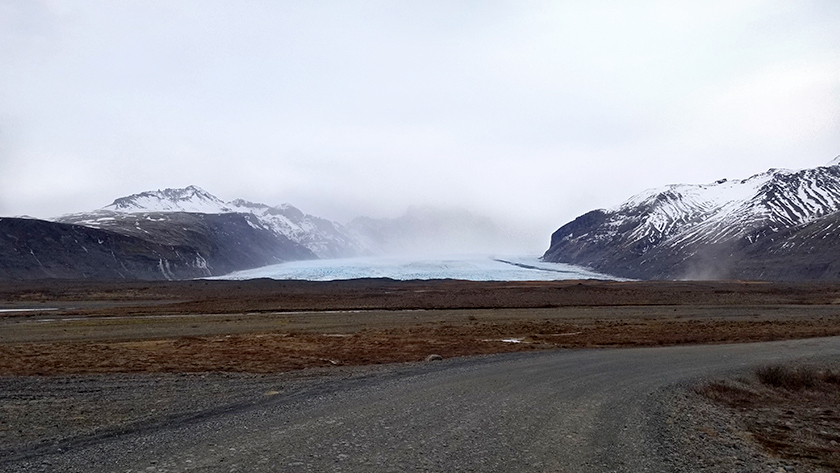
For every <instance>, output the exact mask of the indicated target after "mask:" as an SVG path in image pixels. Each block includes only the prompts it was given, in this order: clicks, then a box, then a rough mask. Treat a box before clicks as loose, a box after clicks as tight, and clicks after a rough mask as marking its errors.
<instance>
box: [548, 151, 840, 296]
mask: <svg viewBox="0 0 840 473" xmlns="http://www.w3.org/2000/svg"><path fill="white" fill-rule="evenodd" d="M838 164H840V161H838V160H835V161H832V162H831V163H830V164H829V165H827V166H821V167H817V168H814V169H804V170H796V171H793V170H783V169H781V170H780V169H771V170H769V171H767V172H765V173H762V174H757V175H755V176H752V177H750V178H748V179H743V180H725V179H723V180H720V181H717V182H715V183H712V184H707V185H686V184H679V185H671V186H667V187H664V188H660V189H653V190H649V191H646V192H643V193H641V194H639V195H637V196H635V197H633V198H631V199H630V200H628V201H627V202H625V203H624V204H622V205H621V206H619V207H617V208H614V209H610V210H594V211H592V212H589V213H587V214H584V215H582V216H580V217H578V218H577V219H575V220H574V221H572V222H569V223H567V224H566V225H564V226H562V227H561V228H560V229H558V230H557V231H556V232H555V233H554V234H553V235H552V237H551V246H550V247H549V249H548V251H546V253H545V255H544V256H543V258H544V259H545V260H546V261H552V262H563V263H572V264H578V265H584V266H588V267H591V268H593V269H595V270H597V271H600V272H605V273H608V274H613V275H616V276H621V277H629V278H638V279H766V280H803V279H840V214H838V211H840V165H838Z"/></svg>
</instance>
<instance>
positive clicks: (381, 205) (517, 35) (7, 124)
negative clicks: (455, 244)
mask: <svg viewBox="0 0 840 473" xmlns="http://www.w3.org/2000/svg"><path fill="white" fill-rule="evenodd" d="M838 154H840V2H838V1H836V0H825V1H809V0H792V1H762V0H743V1H740V0H725V1H712V0H703V1H696V0H692V1H686V2H678V1H672V0H666V1H645V0H641V1H639V0H634V1H597V0H586V1H580V2H575V1H554V2H549V1H532V2H529V1H523V0H514V1H493V0H483V1H457V0H441V1H435V0H417V1H395V0H389V1H381V2H377V1H352V0H339V1H299V2H284V1H270V0H266V1H237V2H230V1H208V0H196V1H169V0H167V1H160V2H154V1H148V0H144V1H118V2H115V1H110V0H105V1H58V0H56V1H46V0H41V1H35V0H0V215H3V216H11V215H21V214H28V215H32V216H36V217H42V218H46V217H53V216H57V215H60V214H64V213H69V212H76V211H83V210H90V209H94V208H99V207H102V206H105V205H107V204H109V203H111V201H113V199H114V198H116V197H119V196H123V195H127V194H132V193H136V192H140V191H144V190H154V189H159V188H165V187H184V186H187V185H190V184H195V185H198V186H200V187H203V188H204V189H206V190H207V191H209V192H211V193H213V194H215V195H217V196H218V197H220V198H222V199H224V200H230V199H234V198H240V197H241V198H246V199H249V200H254V201H258V202H264V203H268V204H280V203H284V202H288V203H291V204H293V205H295V206H297V207H299V208H301V209H302V210H304V211H306V212H308V213H312V214H315V215H319V216H324V217H327V218H331V219H335V220H339V221H341V222H346V221H347V220H349V219H351V218H352V217H355V216H358V215H368V216H373V217H392V216H396V215H398V214H400V213H401V212H402V211H404V210H405V209H406V207H407V206H409V205H411V204H437V205H449V206H458V207H463V208H466V209H469V210H472V211H474V212H476V213H480V214H485V215H488V216H491V217H493V218H495V219H497V220H499V221H509V222H511V223H514V224H518V225H526V226H528V227H529V228H530V229H532V231H534V232H535V234H537V235H539V238H542V239H544V241H545V247H547V246H548V238H549V235H550V233H551V231H553V230H555V229H556V228H557V227H559V226H560V225H562V224H563V223H565V222H567V221H568V220H570V219H573V218H574V217H576V216H577V215H579V214H581V213H584V212H586V211H588V210H591V209H594V208H601V207H611V206H614V205H617V204H619V203H621V202H622V201H624V200H625V199H627V198H628V197H630V196H631V195H633V194H636V193H638V192H640V191H642V190H644V189H646V188H650V187H658V186H661V185H664V184H668V183H677V182H686V183H706V182H711V181H714V180H717V179H719V178H723V177H727V178H745V177H748V176H750V175H752V174H755V173H758V172H763V171H765V170H767V169H768V168H771V167H785V168H804V167H813V166H818V165H822V164H825V163H827V162H828V161H830V160H831V159H832V158H834V157H835V156H837V155H838Z"/></svg>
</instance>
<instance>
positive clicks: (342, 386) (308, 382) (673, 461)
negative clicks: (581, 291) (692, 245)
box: [0, 337, 840, 472]
mask: <svg viewBox="0 0 840 473" xmlns="http://www.w3.org/2000/svg"><path fill="white" fill-rule="evenodd" d="M809 359H815V360H816V359H819V360H821V359H831V360H838V359H840V337H833V338H822V339H811V340H798V341H784V342H770V343H757V344H741V345H723V346H684V347H668V348H641V349H603V350H569V351H555V352H540V353H528V354H512V355H497V356H489V357H480V358H468V359H457V360H446V361H443V362H433V363H426V364H414V365H398V366H391V367H380V368H372V369H369V370H368V371H364V370H361V371H353V372H349V371H348V372H339V371H336V372H333V373H331V374H325V375H323V376H317V377H308V378H307V377H297V378H295V379H286V378H284V377H282V376H280V377H276V378H271V377H259V378H254V379H250V378H247V377H242V378H235V379H234V378H227V379H233V381H234V382H231V383H230V388H229V389H228V391H227V393H228V394H226V395H222V394H220V393H213V395H212V396H208V395H206V391H207V389H208V386H209V385H208V384H206V383H205V384H202V382H201V381H200V380H199V379H198V378H191V377H186V378H184V380H183V382H181V384H178V383H179V382H180V381H178V380H173V379H171V378H166V379H165V383H163V386H170V387H169V388H166V389H163V390H161V389H160V388H159V387H158V388H155V387H154V383H151V382H149V380H150V379H153V378H151V376H153V375H132V376H127V375H115V376H106V375H102V376H99V377H98V378H95V379H93V378H87V379H86V381H85V382H86V383H90V382H92V381H91V379H93V381H96V380H99V381H101V382H104V381H105V380H110V383H111V384H110V385H109V386H110V387H106V389H103V390H99V391H97V392H96V393H95V394H94V396H97V397H101V398H102V399H103V402H107V399H108V396H109V392H110V391H114V390H116V391H120V390H123V391H125V390H126V387H127V386H129V387H130V386H135V388H134V390H132V393H133V394H132V396H133V397H138V393H140V394H142V392H143V390H144V389H145V390H148V395H149V397H150V398H149V399H146V402H147V403H151V402H153V401H154V400H155V399H161V398H163V399H165V398H166V397H165V395H164V394H163V391H165V390H167V389H168V390H170V391H171V390H172V389H175V387H173V386H175V385H178V386H179V387H178V388H177V390H178V392H179V395H178V399H174V400H173V401H172V403H174V404H173V405H177V406H178V407H177V409H175V410H176V411H177V412H173V411H172V410H171V409H170V410H169V411H167V410H166V409H162V412H166V414H165V415H162V416H159V417H157V418H155V417H154V416H152V417H149V418H146V419H144V420H142V421H137V422H134V423H133V424H132V423H128V424H126V425H123V426H122V427H121V428H116V429H115V428H110V429H104V430H101V431H97V432H94V433H87V434H79V435H77V436H75V437H72V436H71V437H66V438H63V439H62V440H60V441H57V442H56V443H53V444H49V445H43V444H41V445H39V446H38V445H35V444H34V443H31V444H21V446H20V448H17V449H15V450H14V451H6V455H5V456H4V457H0V470H2V471H11V472H18V471H20V472H30V471H65V472H75V471H78V472H112V471H113V472H129V471H132V472H139V471H144V472H145V471H158V472H162V471H173V472H174V471H207V472H216V471H220V472H221V471H224V472H234V471H241V472H268V471H282V472H309V471H312V472H325V471H336V472H338V471H345V472H356V471H364V472H368V471H371V472H373V471H375V472H407V471H428V472H452V471H465V472H484V471H486V472H490V471H492V472H514V471H515V472H590V471H591V472H595V471H597V472H602V471H616V472H624V471H627V472H638V471H651V472H669V471H673V472H688V471H698V470H701V469H703V470H704V471H715V470H718V471H733V469H734V468H737V469H738V470H740V471H762V472H769V471H777V468H782V471H785V470H784V466H785V465H783V464H782V463H779V461H778V460H773V459H768V458H766V457H763V456H762V455H761V454H759V453H757V452H753V451H750V450H749V449H748V448H746V449H743V448H742V449H740V450H739V449H738V448H736V447H735V446H733V445H732V442H731V441H729V440H731V438H732V436H733V435H736V436H737V433H734V434H733V433H732V432H728V433H727V432H708V431H707V432H706V433H707V434H709V435H706V434H701V433H699V432H698V431H697V429H699V428H701V427H702V425H700V424H702V422H701V421H700V420H698V419H699V418H700V417H699V416H701V415H707V416H708V415H711V414H709V413H708V412H706V413H705V414H703V412H701V411H703V409H700V410H697V411H696V412H695V411H693V410H692V408H693V404H692V403H694V402H700V401H699V398H694V397H692V395H691V393H690V392H689V391H686V389H685V387H686V386H688V385H690V384H691V383H693V382H696V381H697V380H698V379H701V378H703V377H707V376H717V375H730V374H733V373H737V372H740V371H744V370H748V369H751V368H752V367H754V366H758V365H764V364H769V363H776V362H782V361H789V360H809ZM211 378H212V376H211ZM56 379H62V380H64V381H63V382H65V383H66V381H67V378H56ZM137 379H141V380H143V382H142V383H137V381H136V380H137ZM27 380H28V381H27ZM49 380H50V378H38V381H37V382H35V381H32V379H30V378H18V379H17V380H15V379H14V378H9V379H7V380H5V381H4V390H5V391H6V393H7V397H10V396H11V397H14V396H12V395H11V394H8V393H9V392H11V391H14V388H13V387H14V385H15V383H24V384H26V383H30V384H31V383H36V384H37V383H41V384H38V389H43V390H45V391H46V390H49V389H50V387H49V384H50V381H49ZM131 383H135V384H134V385H132V384H131ZM167 383H169V384H167ZM82 384H85V383H82ZM85 385H86V386H88V388H89V384H85ZM212 385H213V386H216V387H217V388H218V387H219V383H218V382H214V384H212ZM21 389H22V391H20V392H23V391H25V389H24V388H21ZM109 390H110V391H109ZM156 393H157V394H156ZM70 397H72V396H68V399H69V398H70ZM118 397H119V398H121V397H123V396H122V395H116V396H114V398H115V399H114V400H115V402H116V401H117V399H116V398H118ZM152 397H154V399H153V398H152ZM140 398H142V396H140ZM213 399H216V401H215V402H214V401H213ZM191 400H194V401H191ZM68 402H69V403H71V404H72V402H75V401H68ZM138 402H139V401H138ZM179 403H180V404H179ZM707 407H708V406H707ZM68 408H69V407H68ZM704 409H706V407H704ZM725 420H726V419H720V418H718V419H711V420H709V422H712V424H710V425H713V426H714V425H716V424H715V423H717V424H721V425H722V424H725V423H726V422H725ZM703 422H706V421H703ZM721 428H722V429H723V427H721ZM727 439H729V440H727ZM789 469H791V468H790V467H789Z"/></svg>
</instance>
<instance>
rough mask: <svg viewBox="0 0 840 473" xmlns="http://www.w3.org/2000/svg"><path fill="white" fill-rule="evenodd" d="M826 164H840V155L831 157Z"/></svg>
mask: <svg viewBox="0 0 840 473" xmlns="http://www.w3.org/2000/svg"><path fill="white" fill-rule="evenodd" d="M826 166H840V155H838V156H837V157H836V158H834V159H832V160H831V162H830V163H828V164H826Z"/></svg>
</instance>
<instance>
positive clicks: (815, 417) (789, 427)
mask: <svg viewBox="0 0 840 473" xmlns="http://www.w3.org/2000/svg"><path fill="white" fill-rule="evenodd" d="M698 391H699V392H700V393H701V394H703V395H705V396H706V397H708V398H709V399H711V400H713V401H715V402H717V403H720V404H722V405H724V406H726V407H728V408H729V409H731V411H732V413H733V415H735V416H737V417H738V418H739V420H740V422H741V423H743V425H744V426H745V427H746V429H747V430H748V431H749V432H750V433H751V434H752V436H753V438H754V439H755V440H756V441H757V442H758V443H759V444H761V445H762V446H763V447H764V448H766V449H767V450H768V451H769V452H771V453H773V454H775V455H778V456H781V457H784V458H787V459H791V460H796V461H798V462H800V463H804V464H807V465H811V466H815V467H821V468H828V469H830V470H832V471H840V372H838V368H837V367H813V366H778V365H776V366H767V367H763V368H760V369H758V370H756V372H755V373H754V375H753V376H751V377H749V378H742V379H737V380H723V381H714V382H710V383H708V384H706V385H704V386H702V387H701V388H699V389H698Z"/></svg>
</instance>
